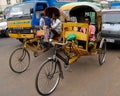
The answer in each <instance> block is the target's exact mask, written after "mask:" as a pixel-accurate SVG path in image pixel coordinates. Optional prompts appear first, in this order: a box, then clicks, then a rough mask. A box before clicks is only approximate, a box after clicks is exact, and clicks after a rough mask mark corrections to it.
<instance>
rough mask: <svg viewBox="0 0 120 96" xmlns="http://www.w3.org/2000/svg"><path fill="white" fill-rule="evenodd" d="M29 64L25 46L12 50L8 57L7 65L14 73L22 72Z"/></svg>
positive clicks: (28, 55)
mask: <svg viewBox="0 0 120 96" xmlns="http://www.w3.org/2000/svg"><path fill="white" fill-rule="evenodd" d="M29 65H30V54H29V52H28V51H27V50H26V49H25V48H18V49H16V50H14V51H13V52H12V54H11V55H10V59H9V66H10V68H11V70H12V71H13V72H15V73H22V72H24V71H26V70H27V68H28V67H29Z"/></svg>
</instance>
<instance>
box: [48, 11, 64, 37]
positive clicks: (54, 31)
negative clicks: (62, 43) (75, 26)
mask: <svg viewBox="0 0 120 96" xmlns="http://www.w3.org/2000/svg"><path fill="white" fill-rule="evenodd" d="M61 32H62V22H61V21H60V19H59V14H58V13H54V14H53V16H52V24H51V34H50V38H55V37H57V36H60V34H61Z"/></svg>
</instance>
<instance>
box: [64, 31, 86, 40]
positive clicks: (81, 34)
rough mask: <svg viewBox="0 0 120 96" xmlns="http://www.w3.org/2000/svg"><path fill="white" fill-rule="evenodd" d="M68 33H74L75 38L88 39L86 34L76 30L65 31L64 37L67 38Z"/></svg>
mask: <svg viewBox="0 0 120 96" xmlns="http://www.w3.org/2000/svg"><path fill="white" fill-rule="evenodd" d="M70 34H74V35H76V40H82V41H88V34H85V33H82V32H77V31H66V32H65V35H64V36H65V38H67V37H68V36H69V35H70Z"/></svg>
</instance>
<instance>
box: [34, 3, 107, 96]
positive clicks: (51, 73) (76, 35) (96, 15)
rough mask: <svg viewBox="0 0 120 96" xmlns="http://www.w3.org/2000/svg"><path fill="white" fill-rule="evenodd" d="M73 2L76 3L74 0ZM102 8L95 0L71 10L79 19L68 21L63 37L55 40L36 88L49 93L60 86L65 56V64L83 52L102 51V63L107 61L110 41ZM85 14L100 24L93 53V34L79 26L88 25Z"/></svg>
mask: <svg viewBox="0 0 120 96" xmlns="http://www.w3.org/2000/svg"><path fill="white" fill-rule="evenodd" d="M71 4H73V3H71ZM100 11H101V8H100V7H98V6H96V5H95V4H93V3H86V2H85V3H83V2H82V3H81V2H80V3H78V2H77V3H75V6H73V7H71V8H70V10H69V15H70V17H74V18H75V17H76V19H77V22H72V21H71V22H70V21H69V22H64V23H63V26H62V34H61V37H60V38H61V41H59V42H51V43H52V44H53V45H54V48H55V49H54V54H53V56H51V57H49V58H48V59H47V60H46V61H45V62H43V63H42V64H41V66H40V69H39V71H38V73H37V76H36V81H35V85H36V90H37V92H38V93H39V94H40V95H43V96H46V95H49V94H51V93H52V92H53V91H54V90H55V89H56V87H57V85H58V83H59V81H60V78H63V71H62V66H61V62H60V61H59V59H61V60H62V61H63V62H64V67H65V68H69V65H70V64H72V63H73V62H75V61H76V60H77V59H78V58H79V57H80V56H91V55H98V58H99V64H100V65H102V64H103V63H104V62H105V57H106V41H105V39H104V38H102V37H101V35H100V30H101V29H100V28H101V12H100ZM85 15H89V16H91V19H92V24H94V25H95V27H96V31H97V32H96V41H95V44H94V47H93V49H92V50H93V51H92V52H93V53H94V54H93V53H92V52H89V51H88V42H89V36H88V33H82V32H80V31H78V29H79V28H86V30H87V32H88V27H89V26H88V24H86V23H84V21H83V18H84V16H85ZM78 41H84V42H85V48H84V47H83V46H81V45H79V44H78V43H77V42H78Z"/></svg>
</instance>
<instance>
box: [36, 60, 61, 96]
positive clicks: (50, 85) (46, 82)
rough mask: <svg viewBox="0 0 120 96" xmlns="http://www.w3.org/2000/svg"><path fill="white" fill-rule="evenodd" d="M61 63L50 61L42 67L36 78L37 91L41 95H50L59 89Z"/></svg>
mask: <svg viewBox="0 0 120 96" xmlns="http://www.w3.org/2000/svg"><path fill="white" fill-rule="evenodd" d="M58 63H59V61H56V60H53V59H48V60H47V61H46V62H44V63H43V64H42V66H41V67H40V69H39V71H38V73H37V76H36V82H35V84H36V90H37V92H38V93H39V94H40V95H45V96H46V95H49V94H51V93H52V92H53V91H54V90H55V89H56V87H57V85H58V83H59V81H60V72H61V71H60V70H61V69H60V65H59V64H60V63H59V64H58Z"/></svg>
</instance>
